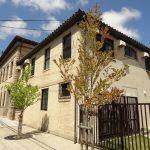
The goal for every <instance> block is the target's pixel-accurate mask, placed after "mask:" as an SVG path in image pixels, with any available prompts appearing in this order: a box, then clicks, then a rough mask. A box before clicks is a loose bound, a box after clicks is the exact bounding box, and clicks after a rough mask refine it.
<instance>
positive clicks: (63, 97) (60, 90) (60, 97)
mask: <svg viewBox="0 0 150 150" xmlns="http://www.w3.org/2000/svg"><path fill="white" fill-rule="evenodd" d="M70 83H71V82H61V83H59V99H61V101H63V100H62V99H68V100H69V99H71V93H70V92H69V95H68V96H64V95H62V94H63V91H62V85H63V84H70Z"/></svg>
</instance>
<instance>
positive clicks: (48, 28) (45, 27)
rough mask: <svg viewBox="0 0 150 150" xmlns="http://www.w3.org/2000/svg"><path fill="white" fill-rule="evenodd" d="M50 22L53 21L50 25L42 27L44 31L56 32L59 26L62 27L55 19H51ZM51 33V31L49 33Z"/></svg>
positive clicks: (46, 24)
mask: <svg viewBox="0 0 150 150" xmlns="http://www.w3.org/2000/svg"><path fill="white" fill-rule="evenodd" d="M48 20H53V21H50V22H49V23H45V24H43V25H42V26H41V28H42V29H44V30H55V29H56V28H57V27H58V26H60V22H59V21H57V19H56V18H55V17H49V18H48ZM49 32H51V31H49Z"/></svg>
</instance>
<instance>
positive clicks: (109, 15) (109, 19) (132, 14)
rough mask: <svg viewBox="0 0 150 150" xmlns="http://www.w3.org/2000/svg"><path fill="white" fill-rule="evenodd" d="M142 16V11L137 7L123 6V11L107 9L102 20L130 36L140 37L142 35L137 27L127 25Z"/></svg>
mask: <svg viewBox="0 0 150 150" xmlns="http://www.w3.org/2000/svg"><path fill="white" fill-rule="evenodd" d="M140 17H141V12H140V11H138V10H136V9H132V8H131V9H128V8H126V7H123V8H122V9H121V11H114V10H110V11H106V12H104V13H103V15H102V20H103V21H104V22H105V23H106V24H108V25H110V26H112V27H114V28H115V29H117V30H119V31H121V32H122V33H124V34H127V35H128V36H130V37H133V38H136V39H139V38H140V35H139V32H138V30H137V29H133V28H129V27H127V23H128V22H129V21H132V20H134V19H138V18H140Z"/></svg>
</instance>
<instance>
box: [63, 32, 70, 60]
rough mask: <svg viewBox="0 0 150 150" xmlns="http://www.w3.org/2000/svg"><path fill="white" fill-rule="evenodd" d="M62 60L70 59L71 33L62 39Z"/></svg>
mask: <svg viewBox="0 0 150 150" xmlns="http://www.w3.org/2000/svg"><path fill="white" fill-rule="evenodd" d="M63 58H64V59H67V58H71V33H69V34H68V35H66V36H65V37H64V38H63Z"/></svg>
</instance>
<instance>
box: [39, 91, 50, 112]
mask: <svg viewBox="0 0 150 150" xmlns="http://www.w3.org/2000/svg"><path fill="white" fill-rule="evenodd" d="M45 90H46V92H47V102H46V103H45V102H44V95H43V94H44V91H45ZM48 97H49V88H43V89H41V108H40V109H41V111H47V110H48ZM43 102H44V103H43ZM43 104H46V105H45V106H44V105H43Z"/></svg>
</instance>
